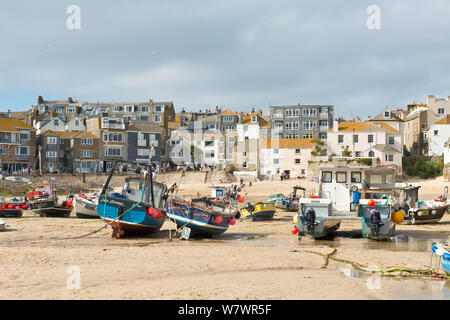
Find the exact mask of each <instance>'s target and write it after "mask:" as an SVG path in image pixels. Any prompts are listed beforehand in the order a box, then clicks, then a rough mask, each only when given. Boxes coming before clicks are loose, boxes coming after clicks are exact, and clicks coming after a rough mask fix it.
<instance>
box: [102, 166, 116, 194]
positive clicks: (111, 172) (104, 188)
mask: <svg viewBox="0 0 450 320" xmlns="http://www.w3.org/2000/svg"><path fill="white" fill-rule="evenodd" d="M116 164H117V161H115V162H114V164H113V166H112V168H111V171H110V172H109V176H108V179H106V182H105V184H104V185H103V188H102V192H100V195H99V196H98V197H99V200H100V198H101V197H102V196H103V195H104V194H105V193H106V188H108V186H109V182H110V181H111V178H112V176H113V173H114V169H115V168H116Z"/></svg>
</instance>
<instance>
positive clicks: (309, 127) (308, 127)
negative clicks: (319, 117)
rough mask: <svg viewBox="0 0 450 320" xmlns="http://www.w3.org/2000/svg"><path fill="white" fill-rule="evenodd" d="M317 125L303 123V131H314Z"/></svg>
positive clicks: (310, 122)
mask: <svg viewBox="0 0 450 320" xmlns="http://www.w3.org/2000/svg"><path fill="white" fill-rule="evenodd" d="M316 125H317V122H316V121H303V130H312V129H315V128H316Z"/></svg>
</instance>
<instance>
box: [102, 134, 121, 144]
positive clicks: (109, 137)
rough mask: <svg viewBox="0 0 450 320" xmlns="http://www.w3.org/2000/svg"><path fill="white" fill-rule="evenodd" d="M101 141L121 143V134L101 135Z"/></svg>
mask: <svg viewBox="0 0 450 320" xmlns="http://www.w3.org/2000/svg"><path fill="white" fill-rule="evenodd" d="M103 141H105V142H108V141H109V142H122V141H123V140H122V134H121V133H112V132H109V133H104V134H103Z"/></svg>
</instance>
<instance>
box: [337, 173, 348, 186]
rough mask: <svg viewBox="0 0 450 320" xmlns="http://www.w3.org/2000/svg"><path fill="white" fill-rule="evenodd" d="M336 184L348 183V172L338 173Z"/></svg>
mask: <svg viewBox="0 0 450 320" xmlns="http://www.w3.org/2000/svg"><path fill="white" fill-rule="evenodd" d="M336 182H337V183H346V182H347V172H341V171H338V172H336Z"/></svg>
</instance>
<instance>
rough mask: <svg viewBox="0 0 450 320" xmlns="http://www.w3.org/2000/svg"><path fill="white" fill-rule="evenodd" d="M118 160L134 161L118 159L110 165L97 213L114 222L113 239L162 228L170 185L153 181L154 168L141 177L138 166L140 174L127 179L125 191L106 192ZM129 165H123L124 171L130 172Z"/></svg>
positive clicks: (111, 222)
mask: <svg viewBox="0 0 450 320" xmlns="http://www.w3.org/2000/svg"><path fill="white" fill-rule="evenodd" d="M118 163H131V162H128V161H126V162H125V161H117V162H116V163H115V164H114V165H113V167H112V168H111V172H110V174H109V176H108V179H107V180H106V183H105V185H104V186H103V189H102V191H101V193H100V196H99V199H98V204H97V212H98V214H99V216H100V218H102V219H103V220H105V221H106V222H107V223H109V224H110V225H111V227H112V229H113V234H112V236H113V237H114V238H120V237H121V236H122V235H125V234H143V233H153V232H156V231H158V230H160V229H161V227H162V225H163V224H164V221H165V217H166V216H165V213H164V202H165V200H166V199H167V194H166V191H167V187H166V186H165V185H164V184H162V183H158V182H155V181H153V180H152V172H151V168H150V170H149V171H148V172H147V173H146V174H144V177H141V176H140V174H141V171H142V170H141V167H139V166H137V167H136V171H135V172H136V174H138V176H137V177H128V178H126V179H125V184H124V186H123V189H122V192H120V193H110V194H107V192H106V190H107V188H108V186H109V184H110V181H111V178H112V176H113V174H114V172H115V171H116V170H117V168H116V167H117V164H118ZM131 164H134V163H131ZM135 165H137V164H135ZM127 167H128V166H127V165H124V166H122V170H123V171H127Z"/></svg>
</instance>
